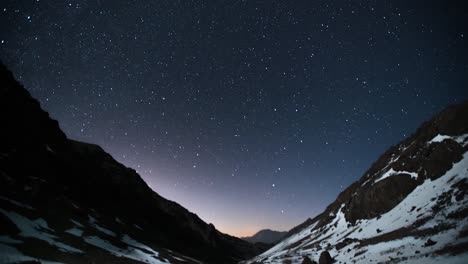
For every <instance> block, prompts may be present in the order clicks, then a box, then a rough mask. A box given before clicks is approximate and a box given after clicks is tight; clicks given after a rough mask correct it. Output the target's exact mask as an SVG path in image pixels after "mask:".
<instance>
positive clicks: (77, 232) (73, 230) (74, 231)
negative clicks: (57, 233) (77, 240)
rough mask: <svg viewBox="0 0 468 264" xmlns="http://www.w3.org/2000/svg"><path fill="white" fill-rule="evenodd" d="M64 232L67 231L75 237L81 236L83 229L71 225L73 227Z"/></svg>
mask: <svg viewBox="0 0 468 264" xmlns="http://www.w3.org/2000/svg"><path fill="white" fill-rule="evenodd" d="M65 233H68V234H71V235H74V236H77V237H81V236H82V235H83V230H81V229H78V228H76V227H73V228H70V229H68V230H66V231H65Z"/></svg>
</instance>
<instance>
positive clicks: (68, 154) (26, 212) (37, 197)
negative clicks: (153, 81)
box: [0, 64, 263, 263]
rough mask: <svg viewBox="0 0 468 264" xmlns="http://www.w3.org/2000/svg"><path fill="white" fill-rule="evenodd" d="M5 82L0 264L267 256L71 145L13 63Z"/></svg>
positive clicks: (2, 71) (0, 108)
mask: <svg viewBox="0 0 468 264" xmlns="http://www.w3.org/2000/svg"><path fill="white" fill-rule="evenodd" d="M0 82H1V86H0V123H1V124H2V129H1V130H0V143H1V144H0V196H1V197H0V198H1V199H0V209H2V211H1V213H0V223H1V224H2V225H1V226H2V228H0V234H2V235H6V238H4V239H3V238H2V240H0V247H2V248H1V250H0V251H1V252H3V253H2V254H3V255H2V254H0V262H1V261H2V260H3V261H7V260H11V259H13V260H35V259H42V260H44V259H45V260H50V261H65V260H66V262H67V263H80V262H82V261H84V260H86V259H88V260H89V261H91V259H92V260H100V261H101V262H115V261H119V262H121V263H127V262H128V263H136V262H138V263H139V262H146V261H149V263H166V262H169V261H170V262H171V263H197V261H199V260H201V261H203V262H206V263H236V262H237V261H239V260H242V259H245V258H247V257H249V256H254V255H255V254H256V253H259V252H260V251H261V250H263V248H262V247H261V246H255V245H251V244H249V243H247V242H245V241H243V240H240V239H238V238H236V237H232V236H229V235H226V234H223V233H221V232H219V231H218V230H216V228H215V227H214V225H212V224H207V223H205V222H204V221H203V220H201V219H200V218H199V217H198V216H197V215H196V214H194V213H192V212H190V211H188V210H187V209H185V208H183V207H182V206H180V205H179V204H177V203H176V202H173V201H169V200H167V199H165V198H163V197H161V196H160V195H159V194H157V193H156V192H154V191H153V190H151V188H149V186H148V185H147V184H146V183H145V182H144V180H143V179H142V178H141V177H140V176H139V175H138V174H137V173H136V171H135V170H133V169H130V168H127V167H126V166H124V165H122V164H120V163H119V162H117V161H116V160H115V159H114V158H113V157H112V156H111V155H110V154H108V153H106V152H105V151H104V150H103V149H102V148H101V147H99V146H97V145H94V144H90V143H83V142H79V141H75V140H71V139H68V138H67V136H66V135H65V133H63V131H62V130H61V129H60V127H59V124H58V122H57V121H56V120H53V119H51V118H50V116H49V114H48V113H47V112H46V111H44V110H42V108H41V107H40V104H39V102H38V101H37V100H35V99H34V98H32V97H31V95H30V93H29V92H28V91H27V90H26V89H24V88H23V87H22V86H21V85H20V84H19V83H18V82H17V81H16V80H15V79H14V77H13V75H12V73H11V72H9V71H8V70H7V69H6V67H5V66H4V65H3V64H0ZM34 219H36V220H34ZM77 230H78V231H79V232H78V231H77ZM130 238H132V239H130ZM3 240H5V241H6V242H5V241H3ZM12 241H13V242H12ZM135 241H137V242H138V243H137V242H135ZM63 245H67V246H63ZM138 245H139V246H138ZM141 245H144V246H141ZM71 248H72V249H73V250H71V251H68V250H69V249H71ZM38 249H41V250H39V251H38ZM5 252H7V253H5ZM79 252H81V253H79ZM83 252H85V253H86V256H83V254H84V253H83ZM122 252H123V253H122ZM135 252H137V253H138V254H137V253H135ZM151 252H152V253H151ZM124 253H125V254H124ZM132 254H133V255H132ZM135 254H137V255H135ZM195 259H197V260H195Z"/></svg>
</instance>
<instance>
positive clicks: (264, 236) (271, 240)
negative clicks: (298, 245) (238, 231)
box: [241, 229, 287, 244]
mask: <svg viewBox="0 0 468 264" xmlns="http://www.w3.org/2000/svg"><path fill="white" fill-rule="evenodd" d="M286 234H287V232H280V231H273V230H270V229H263V230H260V231H258V232H257V233H255V234H254V235H253V236H250V237H241V239H243V240H245V241H248V242H250V243H266V244H275V243H277V242H279V241H280V240H281V239H282V238H283V237H284V236H285V235H286Z"/></svg>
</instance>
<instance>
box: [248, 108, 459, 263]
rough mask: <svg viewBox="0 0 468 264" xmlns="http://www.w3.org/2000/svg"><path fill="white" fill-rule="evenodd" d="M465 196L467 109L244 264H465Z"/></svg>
mask: <svg viewBox="0 0 468 264" xmlns="http://www.w3.org/2000/svg"><path fill="white" fill-rule="evenodd" d="M467 191H468V102H465V103H464V104H461V105H456V106H451V107H449V108H447V109H446V110H444V111H443V112H441V113H440V114H439V115H437V116H436V117H435V118H434V119H432V120H431V121H430V122H426V123H424V124H423V125H422V126H421V127H420V128H419V129H418V130H417V132H416V133H415V134H414V135H412V136H411V137H409V138H408V139H406V140H404V141H403V142H401V143H400V144H399V145H397V146H395V147H392V148H390V149H389V150H388V151H387V152H385V153H384V154H383V155H382V156H381V157H380V158H379V159H378V160H377V161H376V162H375V163H374V164H373V166H372V167H371V168H370V169H369V170H368V171H367V172H366V173H365V174H364V176H363V177H362V178H361V179H360V180H358V181H357V182H355V183H353V184H352V185H351V186H349V187H348V188H347V189H346V190H345V191H343V192H342V193H340V195H339V196H338V198H337V199H336V201H335V202H333V203H332V204H330V205H329V206H328V207H327V209H326V210H325V211H324V212H323V213H322V214H320V215H318V216H317V217H315V218H314V219H312V220H310V219H309V220H308V221H307V222H306V224H304V225H303V226H302V227H301V228H298V229H297V230H296V231H295V233H293V234H292V235H291V236H288V237H287V238H285V239H283V240H282V241H281V242H280V243H278V244H277V245H275V246H274V247H273V248H271V249H269V250H268V251H266V252H264V253H263V254H261V255H259V256H257V257H255V258H253V259H251V260H249V261H247V262H245V263H291V264H294V263H314V261H315V262H319V263H332V262H334V263H436V262H438V263H468V195H467ZM327 253H328V254H329V256H330V257H331V258H327V257H326V256H327V255H328V254H327Z"/></svg>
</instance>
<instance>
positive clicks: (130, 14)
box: [0, 0, 468, 235]
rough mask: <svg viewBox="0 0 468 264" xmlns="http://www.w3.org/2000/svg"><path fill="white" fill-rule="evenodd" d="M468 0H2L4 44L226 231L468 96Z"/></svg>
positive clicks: (47, 97)
mask: <svg viewBox="0 0 468 264" xmlns="http://www.w3.org/2000/svg"><path fill="white" fill-rule="evenodd" d="M467 10H468V9H467V7H466V5H465V4H464V3H463V1H377V0H371V1H293V2H290V1H250V0H238V1H195V0H194V1H111V0H103V1H97V2H96V1H44V0H40V1H39V0H35V1H11V0H7V1H2V3H0V14H1V15H0V58H1V59H2V60H3V62H4V63H5V64H7V66H8V67H9V68H10V69H11V70H12V71H13V73H14V74H15V76H16V77H17V78H18V79H19V80H20V81H21V82H22V83H23V84H24V85H25V87H26V88H27V89H28V90H29V91H30V92H31V93H32V95H33V96H34V97H36V98H38V99H39V101H40V102H41V105H42V106H43V108H44V109H46V110H47V111H49V112H50V113H51V115H52V117H53V118H55V119H57V120H58V121H59V122H60V125H61V128H62V129H63V130H64V131H65V132H66V134H67V135H68V136H69V137H70V138H73V139H78V140H82V141H86V142H92V143H96V144H99V145H101V146H102V147H103V148H104V149H105V150H106V151H108V152H109V153H111V154H112V155H113V156H114V158H115V159H117V160H118V161H120V162H122V163H124V164H125V165H127V166H129V167H132V168H134V169H135V170H137V171H138V172H139V173H140V175H141V176H142V177H143V178H144V179H145V181H146V182H147V183H148V184H149V186H150V187H151V188H153V189H154V190H155V191H156V192H158V193H159V194H161V195H162V196H164V197H166V198H168V199H170V200H174V201H176V202H178V203H180V204H181V205H183V206H184V207H186V208H188V209H189V210H191V211H193V212H195V213H197V214H198V215H199V216H200V217H201V218H202V219H204V220H205V221H207V222H212V223H213V224H214V225H215V226H216V227H217V228H219V229H220V230H221V231H223V232H227V233H229V234H234V235H246V234H252V233H254V232H255V231H258V230H259V229H262V228H271V229H277V230H287V229H290V228H292V227H293V226H295V225H297V224H299V223H301V222H302V221H304V220H305V219H306V218H307V217H313V216H314V215H316V214H318V213H320V212H321V210H323V209H324V208H325V207H326V206H327V205H328V203H330V202H331V201H332V200H334V199H335V198H336V196H337V195H338V193H339V192H340V191H342V190H343V189H344V188H346V187H347V186H348V185H349V184H350V183H352V182H353V181H355V180H357V179H358V178H359V177H361V176H362V175H363V173H364V171H365V170H366V169H367V168H368V167H370V165H371V164H372V162H373V161H375V160H376V159H377V158H378V156H379V155H380V154H382V153H383V151H385V150H386V149H387V148H388V147H390V146H391V145H393V144H396V143H398V142H399V141H400V140H402V139H404V138H405V137H407V136H409V135H410V133H412V132H413V131H414V130H415V129H416V128H417V127H418V126H419V125H420V123H421V122H423V121H424V120H427V119H429V118H430V117H431V116H432V115H433V114H435V113H436V112H438V111H440V110H441V109H442V108H444V107H445V106H446V105H448V104H451V103H457V102H461V101H462V100H466V99H467V98H468V89H467V87H468V81H467V78H466V76H468V65H467V63H466V61H467V59H468V57H467V50H466V47H468V41H467V38H468V31H467V26H466V25H467V24H468V23H467V21H468V11H467Z"/></svg>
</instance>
